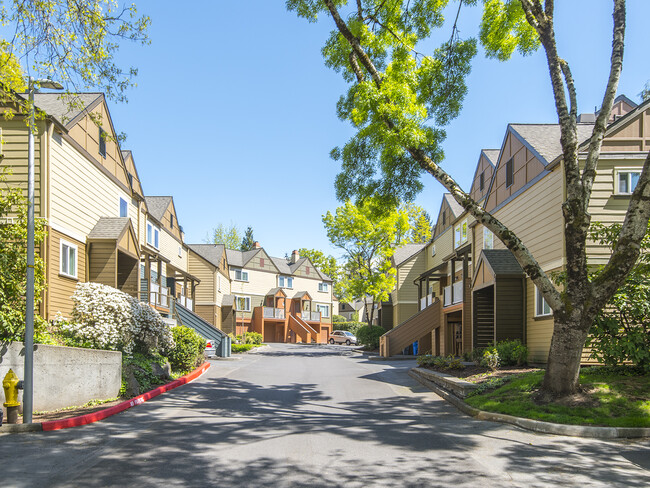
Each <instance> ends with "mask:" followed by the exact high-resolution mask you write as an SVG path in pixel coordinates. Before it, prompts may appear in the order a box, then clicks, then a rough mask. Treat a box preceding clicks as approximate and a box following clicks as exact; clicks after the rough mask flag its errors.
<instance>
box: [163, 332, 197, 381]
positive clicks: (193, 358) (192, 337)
mask: <svg viewBox="0 0 650 488" xmlns="http://www.w3.org/2000/svg"><path fill="white" fill-rule="evenodd" d="M172 335H173V337H174V347H173V348H171V349H170V350H169V351H165V353H166V356H167V358H168V359H169V364H170V365H171V367H172V370H173V371H189V370H191V369H193V368H195V367H196V366H198V365H200V364H201V363H202V362H203V352H204V350H205V345H206V341H205V339H204V338H203V337H201V336H200V335H199V334H198V333H197V332H196V331H195V330H194V329H190V328H189V327H185V326H182V325H179V326H176V327H174V328H172Z"/></svg>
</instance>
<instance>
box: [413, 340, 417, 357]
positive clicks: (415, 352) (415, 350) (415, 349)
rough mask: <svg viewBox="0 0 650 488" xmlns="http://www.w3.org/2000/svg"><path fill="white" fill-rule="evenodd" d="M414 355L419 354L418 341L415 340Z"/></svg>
mask: <svg viewBox="0 0 650 488" xmlns="http://www.w3.org/2000/svg"><path fill="white" fill-rule="evenodd" d="M413 355H414V356H417V355H418V341H415V342H414V343H413Z"/></svg>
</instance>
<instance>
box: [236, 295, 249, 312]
mask: <svg viewBox="0 0 650 488" xmlns="http://www.w3.org/2000/svg"><path fill="white" fill-rule="evenodd" d="M235 307H236V310H237V311H238V312H250V311H251V297H242V296H239V295H235Z"/></svg>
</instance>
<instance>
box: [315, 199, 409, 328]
mask: <svg viewBox="0 0 650 488" xmlns="http://www.w3.org/2000/svg"><path fill="white" fill-rule="evenodd" d="M323 223H324V224H325V230H326V231H327V237H328V238H329V240H330V242H331V243H332V244H333V245H334V246H336V247H338V248H339V249H342V250H343V251H344V252H345V256H344V257H345V260H346V264H345V265H344V271H343V272H342V274H341V278H340V281H339V283H340V287H341V292H342V293H341V295H342V296H341V297H339V298H340V299H341V300H342V301H348V302H349V301H351V300H352V299H354V298H362V299H363V298H365V297H370V298H371V299H372V306H371V308H370V309H369V311H370V313H369V314H368V316H367V319H368V324H372V320H373V318H374V311H375V310H374V306H375V304H378V303H379V302H381V301H385V300H388V295H389V293H390V292H391V291H392V290H393V289H394V288H395V270H394V269H393V268H392V267H391V263H390V258H391V256H392V255H393V252H394V249H395V246H396V245H397V246H399V245H401V244H403V240H402V241H400V240H399V236H404V235H405V234H406V232H407V231H408V228H409V220H408V215H407V213H406V212H405V211H404V210H399V209H395V210H387V209H386V208H385V207H384V205H383V204H382V202H381V201H380V200H379V199H372V198H370V199H367V200H366V201H365V202H364V203H363V204H360V205H355V204H354V203H352V202H351V201H349V200H348V201H347V202H345V204H344V205H343V206H341V207H338V208H337V209H336V211H335V213H334V214H332V213H331V212H327V214H325V215H324V216H323ZM402 239H403V238H402Z"/></svg>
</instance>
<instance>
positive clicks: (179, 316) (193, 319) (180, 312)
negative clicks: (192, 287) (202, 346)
mask: <svg viewBox="0 0 650 488" xmlns="http://www.w3.org/2000/svg"><path fill="white" fill-rule="evenodd" d="M174 315H175V316H176V320H177V321H178V323H179V325H184V326H185V327H189V328H191V329H194V330H195V331H196V332H197V333H198V334H200V335H201V336H202V337H203V338H205V339H207V340H209V341H212V343H213V344H214V345H215V347H216V350H217V356H219V357H225V358H227V357H230V344H231V342H230V337H228V335H227V334H225V333H224V332H223V331H221V330H219V329H217V328H216V327H215V326H214V325H212V324H210V323H209V322H206V321H205V320H203V319H202V318H201V317H199V316H198V315H196V314H195V313H194V312H192V311H191V310H190V309H188V308H186V307H184V306H183V305H181V304H179V303H176V304H175V307H174Z"/></svg>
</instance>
